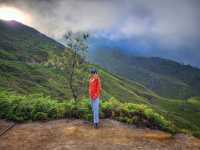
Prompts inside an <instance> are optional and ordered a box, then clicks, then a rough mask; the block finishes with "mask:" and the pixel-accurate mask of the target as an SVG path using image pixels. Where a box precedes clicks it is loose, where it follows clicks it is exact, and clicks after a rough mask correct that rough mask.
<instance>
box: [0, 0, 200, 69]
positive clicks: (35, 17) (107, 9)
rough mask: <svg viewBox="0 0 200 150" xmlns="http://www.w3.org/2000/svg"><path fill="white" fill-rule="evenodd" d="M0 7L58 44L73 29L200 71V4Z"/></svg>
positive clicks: (183, 0)
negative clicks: (24, 15)
mask: <svg viewBox="0 0 200 150" xmlns="http://www.w3.org/2000/svg"><path fill="white" fill-rule="evenodd" d="M0 5H1V6H3V5H7V6H14V7H16V8H18V9H20V10H22V11H23V12H25V13H27V14H28V15H29V16H30V17H31V23H30V24H29V25H31V26H32V27H34V28H36V29H38V30H39V31H41V32H44V33H46V34H48V35H49V36H51V37H53V38H55V39H60V38H61V37H62V36H63V34H64V33H65V32H66V31H69V30H72V31H75V32H76V31H87V32H90V33H91V35H92V37H94V38H95V39H99V41H102V40H107V41H110V43H111V44H112V45H113V47H115V46H116V45H118V46H119V45H120V44H121V46H119V47H120V48H121V49H123V50H128V51H133V52H134V51H136V52H137V53H139V54H142V55H145V56H160V57H164V58H171V59H175V60H177V61H179V62H184V63H186V64H188V63H190V64H192V65H194V66H199V67H200V49H199V47H200V30H199V27H200V0H0ZM95 41H98V40H95ZM101 43H104V42H101ZM112 45H111V46H112ZM102 46H103V45H102ZM123 47H124V48H123Z"/></svg>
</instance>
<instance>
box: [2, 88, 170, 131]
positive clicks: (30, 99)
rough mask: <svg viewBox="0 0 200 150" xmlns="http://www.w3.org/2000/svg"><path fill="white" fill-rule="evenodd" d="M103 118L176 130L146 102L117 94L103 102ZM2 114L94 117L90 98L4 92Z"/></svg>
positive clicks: (9, 116)
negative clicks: (121, 99) (124, 100)
mask: <svg viewBox="0 0 200 150" xmlns="http://www.w3.org/2000/svg"><path fill="white" fill-rule="evenodd" d="M100 108H101V109H100V116H101V118H111V119H115V120H118V121H121V122H125V123H128V124H134V125H136V126H137V127H149V128H152V129H160V130H164V131H168V132H172V133H173V132H174V129H173V128H172V124H171V123H170V122H169V121H168V120H166V119H165V118H164V117H163V116H162V115H160V114H158V113H156V112H155V111H154V110H153V109H151V108H149V107H148V106H146V105H143V104H133V103H121V102H119V101H117V100H116V99H114V98H111V99H109V100H102V101H101V102H100ZM0 118H3V119H8V120H13V121H17V122H24V121H36V120H52V119H58V118H78V119H85V120H92V114H91V107H90V100H88V99H83V100H80V101H78V102H74V101H63V102H60V101H57V100H53V99H51V98H50V97H46V96H43V95H42V94H38V95H28V96H22V95H17V94H14V93H11V92H4V91H1V92H0Z"/></svg>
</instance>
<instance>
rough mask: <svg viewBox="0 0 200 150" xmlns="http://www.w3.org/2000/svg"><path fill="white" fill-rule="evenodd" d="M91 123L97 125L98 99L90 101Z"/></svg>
mask: <svg viewBox="0 0 200 150" xmlns="http://www.w3.org/2000/svg"><path fill="white" fill-rule="evenodd" d="M91 106H92V113H93V122H94V123H99V98H97V99H95V100H91Z"/></svg>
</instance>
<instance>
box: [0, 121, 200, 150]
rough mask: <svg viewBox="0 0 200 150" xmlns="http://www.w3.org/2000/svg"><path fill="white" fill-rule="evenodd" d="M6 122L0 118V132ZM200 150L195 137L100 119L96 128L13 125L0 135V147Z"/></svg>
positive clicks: (66, 123) (3, 149) (20, 149)
mask: <svg viewBox="0 0 200 150" xmlns="http://www.w3.org/2000/svg"><path fill="white" fill-rule="evenodd" d="M7 124H8V123H7V122H5V121H0V131H1V130H3V128H5V127H6V125H7ZM104 149H105V150H136V149H139V150H140V149H141V150H200V140H199V139H196V138H194V137H190V136H186V135H183V134H177V135H175V136H174V137H172V136H171V135H170V134H168V133H165V132H161V131H156V130H150V129H138V128H135V127H132V126H128V125H125V124H122V123H119V122H117V121H113V120H107V119H106V120H101V125H100V128H99V129H94V128H93V127H92V125H91V124H90V123H89V122H86V121H82V120H56V121H49V122H34V123H26V124H16V125H15V126H14V127H13V128H12V129H11V130H9V131H8V132H6V133H5V134H4V135H2V136H1V137H0V150H104Z"/></svg>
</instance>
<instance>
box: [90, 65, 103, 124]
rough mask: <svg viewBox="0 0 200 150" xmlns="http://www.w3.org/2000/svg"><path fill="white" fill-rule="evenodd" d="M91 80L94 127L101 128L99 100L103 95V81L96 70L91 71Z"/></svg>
mask: <svg viewBox="0 0 200 150" xmlns="http://www.w3.org/2000/svg"><path fill="white" fill-rule="evenodd" d="M90 73H91V75H90V79H89V97H90V99H91V106H92V113H93V123H94V127H95V128H98V127H99V98H100V93H101V80H100V77H99V75H98V73H97V70H96V69H95V68H93V69H91V72H90Z"/></svg>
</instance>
